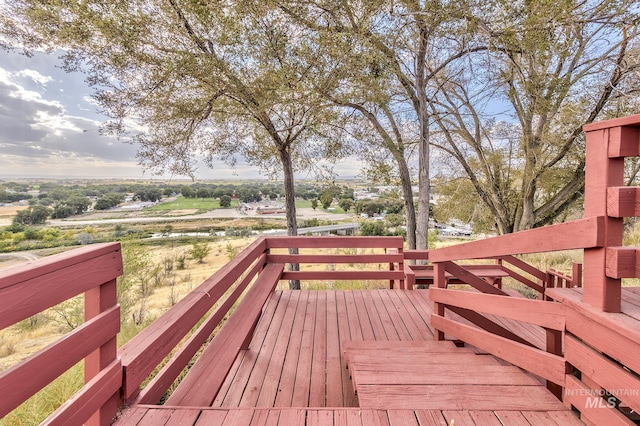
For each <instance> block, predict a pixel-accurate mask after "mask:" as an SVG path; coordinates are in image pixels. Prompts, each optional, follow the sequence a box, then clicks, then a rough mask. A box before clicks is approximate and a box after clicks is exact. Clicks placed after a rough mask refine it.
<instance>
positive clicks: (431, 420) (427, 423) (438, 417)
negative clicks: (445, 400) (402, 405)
mask: <svg viewBox="0 0 640 426" xmlns="http://www.w3.org/2000/svg"><path fill="white" fill-rule="evenodd" d="M415 413H416V418H417V419H418V423H419V424H420V426H449V423H447V421H446V420H445V418H444V415H443V414H442V411H440V410H416V411H415Z"/></svg>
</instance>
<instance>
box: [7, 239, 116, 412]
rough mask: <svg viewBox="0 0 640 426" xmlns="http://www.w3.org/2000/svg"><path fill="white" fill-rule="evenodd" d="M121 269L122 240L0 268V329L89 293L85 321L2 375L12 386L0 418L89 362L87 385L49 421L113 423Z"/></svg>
mask: <svg viewBox="0 0 640 426" xmlns="http://www.w3.org/2000/svg"><path fill="white" fill-rule="evenodd" d="M121 274H122V256H121V252H120V244H119V243H107V244H97V245H93V246H88V247H83V248H80V249H76V250H72V251H69V252H66V253H62V254H58V255H53V256H50V257H48V258H45V259H42V260H39V261H35V262H31V263H27V264H24V265H19V266H16V267H13V268H7V269H5V270H2V271H0V312H1V314H0V325H1V328H6V327H9V326H11V325H13V324H16V323H17V322H19V321H22V320H24V319H27V318H29V317H31V316H34V315H36V314H39V313H40V312H43V311H45V310H46V309H49V308H51V307H53V306H55V305H57V304H59V303H62V302H65V301H66V300H68V299H71V298H74V297H76V296H78V295H81V294H83V293H84V295H85V322H84V324H82V325H80V326H79V327H77V328H76V329H74V330H73V331H71V332H69V333H67V334H66V335H64V336H63V337H62V338H61V339H59V340H57V341H56V342H54V343H52V344H51V345H49V346H47V347H46V348H44V349H42V350H40V351H38V352H37V353H36V354H34V355H33V356H31V357H29V358H27V359H26V360H24V361H22V362H20V363H18V364H16V365H14V366H12V367H10V368H9V369H7V370H5V371H3V372H1V373H0V389H4V390H7V391H6V392H3V396H2V398H0V417H4V416H5V415H6V414H8V413H9V412H11V411H12V410H14V409H15V408H16V407H18V406H19V405H20V404H21V403H22V402H24V401H26V400H27V399H28V398H30V397H31V396H32V395H34V394H35V393H36V392H38V391H40V390H41V389H42V388H44V387H45V386H46V385H47V384H49V383H51V382H52V381H53V380H54V379H56V378H57V377H59V376H60V375H62V374H63V373H64V372H65V371H67V370H68V369H69V368H71V367H72V366H74V365H75V364H77V363H78V362H80V361H82V360H84V361H85V383H86V384H85V386H84V387H83V388H82V389H80V390H79V391H78V392H77V393H76V394H75V396H74V397H73V398H72V399H71V400H70V401H68V402H67V403H66V404H64V405H63V406H61V407H60V408H59V409H58V410H57V411H56V412H54V413H53V414H51V415H50V416H49V417H48V418H47V420H45V422H44V423H45V424H50V423H51V424H64V423H67V424H69V423H75V424H81V423H85V422H86V423H87V424H104V423H108V422H110V421H111V419H112V418H113V416H114V414H115V409H116V408H117V403H118V396H119V392H120V387H121V383H122V374H121V367H120V360H119V359H118V358H117V356H116V336H117V334H118V332H119V331H120V308H119V306H118V304H117V301H116V300H117V299H116V278H117V277H118V276H120V275H121ZM9 390H10V391H9ZM107 406H110V407H111V408H110V409H107V408H105V407H107Z"/></svg>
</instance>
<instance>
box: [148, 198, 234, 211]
mask: <svg viewBox="0 0 640 426" xmlns="http://www.w3.org/2000/svg"><path fill="white" fill-rule="evenodd" d="M237 205H238V201H237V200H232V201H231V207H229V208H235V207H236V206H237ZM221 208H223V207H220V201H219V200H218V199H217V198H185V197H178V198H176V199H175V201H170V202H168V203H161V204H158V205H156V206H153V207H151V208H150V209H149V210H152V211H153V210H155V211H158V210H160V211H161V210H193V209H196V210H213V209H221Z"/></svg>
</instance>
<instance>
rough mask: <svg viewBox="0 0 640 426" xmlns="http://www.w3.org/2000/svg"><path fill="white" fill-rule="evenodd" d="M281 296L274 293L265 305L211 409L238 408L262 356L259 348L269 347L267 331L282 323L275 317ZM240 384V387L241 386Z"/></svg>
mask: <svg viewBox="0 0 640 426" xmlns="http://www.w3.org/2000/svg"><path fill="white" fill-rule="evenodd" d="M282 296H283V294H282V292H281V291H276V292H274V293H273V294H272V295H271V297H269V299H268V300H267V303H266V304H265V307H264V311H263V314H262V315H261V317H260V321H258V325H257V326H256V330H255V332H254V337H253V339H252V340H251V342H250V343H249V348H248V349H247V350H245V351H242V354H241V356H239V357H238V359H237V360H236V362H235V364H234V366H233V367H232V369H231V371H230V372H229V374H228V375H227V378H226V380H225V381H224V383H223V385H222V388H221V389H220V392H218V395H216V398H215V399H214V401H213V403H212V404H211V406H212V407H239V406H240V400H241V399H242V394H243V392H244V390H245V386H244V384H246V383H247V382H249V381H250V380H251V373H252V372H253V371H254V368H255V366H256V364H257V362H258V358H259V357H260V356H261V355H262V356H263V357H264V356H265V355H267V356H269V355H270V352H269V353H268V354H263V353H262V352H261V348H262V347H263V345H264V347H266V348H269V347H271V346H270V344H269V342H268V341H267V338H268V334H267V332H268V330H269V328H270V327H271V326H272V322H274V321H275V322H276V324H275V326H276V327H279V325H278V324H280V323H281V322H282V316H280V315H276V312H277V310H278V309H279V308H281V307H282V305H281V304H280V303H279V302H280V300H281V298H282ZM241 384H242V385H241Z"/></svg>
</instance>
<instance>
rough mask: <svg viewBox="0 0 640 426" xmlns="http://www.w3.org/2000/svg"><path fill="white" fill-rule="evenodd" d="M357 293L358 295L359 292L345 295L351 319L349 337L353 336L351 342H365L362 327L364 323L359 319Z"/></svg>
mask: <svg viewBox="0 0 640 426" xmlns="http://www.w3.org/2000/svg"><path fill="white" fill-rule="evenodd" d="M355 293H357V291H349V292H345V293H344V302H345V308H346V312H347V317H348V318H349V320H348V322H347V324H348V325H349V335H350V336H351V340H364V337H363V334H362V326H361V323H362V321H360V320H359V318H358V310H357V308H356V300H355V297H354V294H355Z"/></svg>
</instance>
